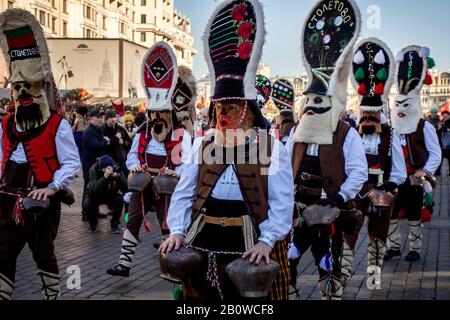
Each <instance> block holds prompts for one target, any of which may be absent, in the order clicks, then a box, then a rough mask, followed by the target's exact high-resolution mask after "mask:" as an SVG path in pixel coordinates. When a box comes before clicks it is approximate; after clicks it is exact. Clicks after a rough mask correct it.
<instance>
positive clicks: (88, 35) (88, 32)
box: [86, 29, 91, 38]
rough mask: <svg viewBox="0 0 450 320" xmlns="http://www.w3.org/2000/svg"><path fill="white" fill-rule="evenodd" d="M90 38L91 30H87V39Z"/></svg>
mask: <svg viewBox="0 0 450 320" xmlns="http://www.w3.org/2000/svg"><path fill="white" fill-rule="evenodd" d="M90 37H91V30H90V29H86V38H90Z"/></svg>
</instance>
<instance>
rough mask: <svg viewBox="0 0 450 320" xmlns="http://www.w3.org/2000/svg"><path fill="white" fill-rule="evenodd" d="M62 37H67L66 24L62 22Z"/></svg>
mask: <svg viewBox="0 0 450 320" xmlns="http://www.w3.org/2000/svg"><path fill="white" fill-rule="evenodd" d="M63 36H64V37H67V22H65V21H64V22H63Z"/></svg>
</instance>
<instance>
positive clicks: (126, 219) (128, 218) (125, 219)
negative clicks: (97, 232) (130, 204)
mask: <svg viewBox="0 0 450 320" xmlns="http://www.w3.org/2000/svg"><path fill="white" fill-rule="evenodd" d="M123 220H124V221H125V223H128V220H130V216H129V214H128V212H127V213H126V214H125V218H123Z"/></svg>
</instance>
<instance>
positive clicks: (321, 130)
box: [295, 93, 334, 145]
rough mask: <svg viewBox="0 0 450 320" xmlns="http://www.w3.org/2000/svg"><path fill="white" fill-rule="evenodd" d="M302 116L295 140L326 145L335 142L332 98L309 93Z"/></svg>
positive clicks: (304, 102)
mask: <svg viewBox="0 0 450 320" xmlns="http://www.w3.org/2000/svg"><path fill="white" fill-rule="evenodd" d="M301 113H302V117H301V119H300V123H299V125H298V127H297V129H296V132H295V135H296V137H295V141H297V142H300V143H314V144H319V145H326V144H332V143H333V131H334V126H333V114H332V99H331V97H328V96H322V95H319V94H316V93H308V94H307V95H306V97H305V100H304V101H303V107H302V110H301Z"/></svg>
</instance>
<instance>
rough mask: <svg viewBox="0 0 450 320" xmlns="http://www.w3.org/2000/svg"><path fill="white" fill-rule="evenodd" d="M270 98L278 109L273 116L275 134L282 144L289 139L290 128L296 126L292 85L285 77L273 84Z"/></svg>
mask: <svg viewBox="0 0 450 320" xmlns="http://www.w3.org/2000/svg"><path fill="white" fill-rule="evenodd" d="M272 100H273V102H274V103H275V105H276V107H277V108H278V110H279V113H278V114H277V116H276V118H275V130H276V132H275V135H276V136H278V137H279V139H280V141H281V142H283V144H286V142H287V141H288V139H289V136H290V134H291V131H292V129H294V128H295V127H296V126H297V120H296V118H297V117H296V115H295V112H294V101H295V94H294V86H293V85H292V83H291V82H290V81H288V80H286V79H278V80H277V81H275V83H274V84H273V92H272Z"/></svg>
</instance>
